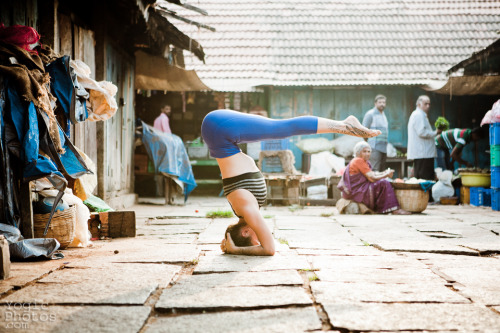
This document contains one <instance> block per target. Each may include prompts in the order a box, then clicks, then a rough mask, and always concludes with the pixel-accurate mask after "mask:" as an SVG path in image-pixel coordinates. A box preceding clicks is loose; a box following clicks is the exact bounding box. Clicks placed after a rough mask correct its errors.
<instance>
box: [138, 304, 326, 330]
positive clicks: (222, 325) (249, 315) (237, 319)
mask: <svg viewBox="0 0 500 333" xmlns="http://www.w3.org/2000/svg"><path fill="white" fill-rule="evenodd" d="M315 330H321V322H320V320H319V318H318V315H317V313H316V311H315V310H314V308H313V307H304V308H290V309H270V310H253V311H244V312H240V311H237V312H218V313H206V314H195V315H180V316H175V317H159V318H156V319H155V321H154V322H153V323H151V324H148V325H147V326H146V329H145V332H146V333H157V332H173V333H177V332H190V333H197V332H199V333H212V332H227V333H229V332H235V333H262V332H266V333H267V332H269V333H272V332H276V333H282V332H297V333H298V332H301V333H302V332H309V331H315Z"/></svg>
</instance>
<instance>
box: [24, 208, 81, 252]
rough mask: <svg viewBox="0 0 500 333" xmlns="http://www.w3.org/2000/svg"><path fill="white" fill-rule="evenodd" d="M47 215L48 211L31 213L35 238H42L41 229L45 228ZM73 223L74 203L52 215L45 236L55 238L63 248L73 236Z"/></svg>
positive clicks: (69, 242)
mask: <svg viewBox="0 0 500 333" xmlns="http://www.w3.org/2000/svg"><path fill="white" fill-rule="evenodd" d="M49 216H50V213H48V214H33V227H34V231H35V237H36V238H44V236H43V231H44V230H45V225H46V224H47V221H48V220H49ZM75 224H76V208H75V206H74V205H73V206H70V207H69V209H66V210H63V211H56V212H55V213H54V216H52V221H51V222H50V226H49V230H48V231H47V235H46V236H45V237H47V238H55V239H57V241H58V242H59V243H60V244H61V247H60V249H65V248H66V247H68V245H69V244H71V242H72V241H73V238H74V237H75Z"/></svg>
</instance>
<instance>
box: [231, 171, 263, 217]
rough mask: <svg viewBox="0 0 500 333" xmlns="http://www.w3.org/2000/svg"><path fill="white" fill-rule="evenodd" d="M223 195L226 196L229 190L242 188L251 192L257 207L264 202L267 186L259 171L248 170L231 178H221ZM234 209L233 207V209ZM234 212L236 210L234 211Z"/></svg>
mask: <svg viewBox="0 0 500 333" xmlns="http://www.w3.org/2000/svg"><path fill="white" fill-rule="evenodd" d="M222 185H223V190H224V195H225V196H228V195H229V194H230V193H231V192H233V191H235V190H238V189H244V190H248V191H250V193H252V194H253V196H254V197H255V199H257V203H258V204H259V207H261V206H263V205H264V203H265V202H266V197H267V187H266V180H265V179H264V176H263V175H262V173H260V172H259V171H257V172H248V173H244V174H241V175H238V176H235V177H231V178H224V179H222ZM233 211H234V209H233ZM235 213H236V212H235Z"/></svg>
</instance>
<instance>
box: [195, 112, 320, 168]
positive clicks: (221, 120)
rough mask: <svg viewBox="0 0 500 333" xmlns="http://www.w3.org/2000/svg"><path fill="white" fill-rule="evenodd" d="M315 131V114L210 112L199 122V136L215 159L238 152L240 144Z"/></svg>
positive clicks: (316, 121) (316, 124)
mask: <svg viewBox="0 0 500 333" xmlns="http://www.w3.org/2000/svg"><path fill="white" fill-rule="evenodd" d="M317 131H318V118H317V117H314V116H301V117H295V118H290V119H270V118H266V117H262V116H257V115H252V114H248V113H241V112H238V111H232V110H215V111H212V112H210V113H209V114H207V115H206V117H205V119H203V124H202V125H201V136H202V137H203V140H204V141H205V143H206V144H207V145H208V148H209V149H210V155H212V157H215V158H224V157H229V156H232V155H234V154H237V153H239V152H240V151H241V150H240V148H239V147H238V144H239V143H248V142H256V141H262V140H271V139H284V138H287V137H290V136H294V135H305V134H316V133H317Z"/></svg>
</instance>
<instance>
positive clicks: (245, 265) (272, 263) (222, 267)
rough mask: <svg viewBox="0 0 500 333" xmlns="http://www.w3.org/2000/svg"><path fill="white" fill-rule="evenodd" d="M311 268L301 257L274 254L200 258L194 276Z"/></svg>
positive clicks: (225, 255)
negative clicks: (266, 255)
mask: <svg viewBox="0 0 500 333" xmlns="http://www.w3.org/2000/svg"><path fill="white" fill-rule="evenodd" d="M310 268H311V266H310V265H309V263H308V262H307V260H306V259H305V258H303V257H299V256H296V255H281V254H280V253H277V254H275V255H274V256H271V257H252V256H237V255H230V254H229V255H228V254H221V255H211V256H202V257H200V260H199V262H198V264H197V265H196V268H195V269H194V274H205V273H217V272H258V271H275V270H289V269H297V270H298V269H310Z"/></svg>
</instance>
